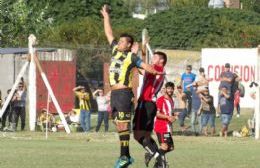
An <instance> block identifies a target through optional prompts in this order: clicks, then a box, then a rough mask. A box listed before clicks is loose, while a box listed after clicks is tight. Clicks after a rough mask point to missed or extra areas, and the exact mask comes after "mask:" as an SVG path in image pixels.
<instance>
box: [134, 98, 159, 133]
mask: <svg viewBox="0 0 260 168" xmlns="http://www.w3.org/2000/svg"><path fill="white" fill-rule="evenodd" d="M156 111H157V108H156V104H155V103H154V102H152V101H140V100H138V105H137V107H136V110H135V115H134V120H133V130H139V131H152V130H153V124H154V117H155V116H156Z"/></svg>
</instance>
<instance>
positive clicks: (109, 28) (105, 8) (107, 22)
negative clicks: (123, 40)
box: [100, 5, 114, 45]
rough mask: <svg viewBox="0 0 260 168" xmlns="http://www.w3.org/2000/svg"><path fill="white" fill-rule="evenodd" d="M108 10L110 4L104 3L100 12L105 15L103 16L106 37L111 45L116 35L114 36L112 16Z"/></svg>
mask: <svg viewBox="0 0 260 168" xmlns="http://www.w3.org/2000/svg"><path fill="white" fill-rule="evenodd" d="M108 11H109V9H108V5H104V6H103V7H102V10H101V11H100V12H101V14H102V15H103V18H104V30H105V34H106V37H107V40H108V42H109V44H110V45H111V43H112V41H113V40H114V36H113V30H112V26H111V23H110V16H109V13H108Z"/></svg>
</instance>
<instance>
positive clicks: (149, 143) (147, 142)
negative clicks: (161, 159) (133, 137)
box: [138, 137, 158, 156]
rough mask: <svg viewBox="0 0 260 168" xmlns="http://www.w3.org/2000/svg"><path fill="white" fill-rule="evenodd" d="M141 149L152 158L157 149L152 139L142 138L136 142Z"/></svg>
mask: <svg viewBox="0 0 260 168" xmlns="http://www.w3.org/2000/svg"><path fill="white" fill-rule="evenodd" d="M138 142H139V143H140V144H141V145H142V146H143V147H144V149H145V150H146V151H147V152H148V153H150V154H151V155H152V156H154V155H155V154H156V153H157V152H158V147H157V144H156V142H155V141H154V140H153V139H152V138H149V139H148V138H145V137H142V138H140V139H139V141H138Z"/></svg>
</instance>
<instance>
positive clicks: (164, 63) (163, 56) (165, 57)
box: [154, 51, 167, 65]
mask: <svg viewBox="0 0 260 168" xmlns="http://www.w3.org/2000/svg"><path fill="white" fill-rule="evenodd" d="M154 54H157V55H159V57H160V58H161V59H163V60H164V61H163V65H166V63H167V55H166V54H165V53H164V52H161V51H156V52H154Z"/></svg>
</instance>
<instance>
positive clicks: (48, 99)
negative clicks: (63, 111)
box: [45, 93, 50, 140]
mask: <svg viewBox="0 0 260 168" xmlns="http://www.w3.org/2000/svg"><path fill="white" fill-rule="evenodd" d="M49 109H50V94H49V93H48V98H47V116H46V132H45V139H46V140H47V139H48V124H49V118H48V117H49Z"/></svg>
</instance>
